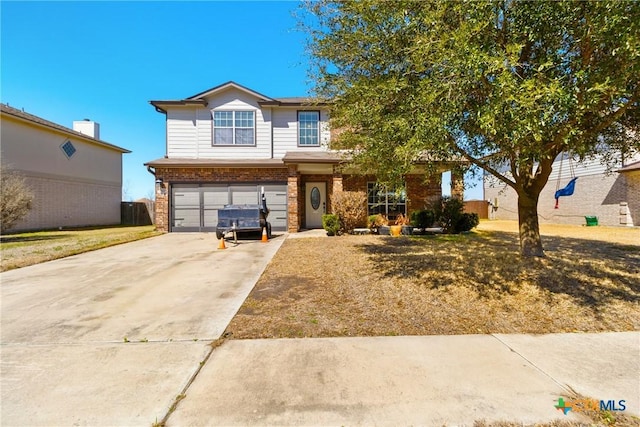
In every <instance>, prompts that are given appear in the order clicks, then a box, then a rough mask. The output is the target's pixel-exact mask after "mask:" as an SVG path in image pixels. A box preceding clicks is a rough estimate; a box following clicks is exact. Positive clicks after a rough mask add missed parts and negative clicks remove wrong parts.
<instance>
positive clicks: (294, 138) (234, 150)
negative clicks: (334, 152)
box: [167, 88, 330, 159]
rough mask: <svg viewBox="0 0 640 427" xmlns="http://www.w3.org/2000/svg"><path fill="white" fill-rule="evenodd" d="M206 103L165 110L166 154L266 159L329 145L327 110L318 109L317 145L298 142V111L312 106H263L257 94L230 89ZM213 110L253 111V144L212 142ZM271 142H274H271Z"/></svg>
mask: <svg viewBox="0 0 640 427" xmlns="http://www.w3.org/2000/svg"><path fill="white" fill-rule="evenodd" d="M207 101H208V105H207V106H206V107H198V108H195V107H175V108H169V109H168V110H167V156H168V157H169V158H187V159H195V158H200V159H269V158H271V157H272V156H273V157H274V158H282V157H284V155H285V153H286V152H287V151H296V150H304V151H325V150H327V148H328V146H329V138H330V132H329V127H328V123H327V122H328V114H327V112H326V111H321V112H320V146H318V147H299V146H298V117H297V112H298V111H303V110H314V109H315V108H312V107H310V108H295V107H284V108H283V107H264V108H261V107H260V105H259V104H258V98H255V97H253V96H252V95H249V94H247V93H245V92H243V91H240V90H236V89H233V88H231V89H229V90H226V91H224V92H222V93H217V94H216V95H215V97H212V98H209V99H207ZM213 111H254V112H255V142H256V144H255V145H254V146H241V145H239V146H220V145H217V146H214V145H213V121H212V112H213ZM272 143H273V146H272Z"/></svg>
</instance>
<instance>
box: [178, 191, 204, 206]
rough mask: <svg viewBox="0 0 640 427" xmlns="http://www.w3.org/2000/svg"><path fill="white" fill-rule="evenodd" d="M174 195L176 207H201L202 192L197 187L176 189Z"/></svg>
mask: <svg viewBox="0 0 640 427" xmlns="http://www.w3.org/2000/svg"><path fill="white" fill-rule="evenodd" d="M194 190H195V191H194ZM173 196H174V200H175V204H176V207H177V206H180V207H194V208H199V207H200V192H199V191H198V189H197V188H194V189H191V188H189V189H185V190H179V191H174V193H173Z"/></svg>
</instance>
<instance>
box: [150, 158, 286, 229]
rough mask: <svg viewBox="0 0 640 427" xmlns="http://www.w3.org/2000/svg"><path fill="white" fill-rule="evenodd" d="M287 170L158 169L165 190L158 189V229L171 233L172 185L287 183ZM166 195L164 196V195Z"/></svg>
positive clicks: (158, 175)
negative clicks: (198, 183) (197, 183)
mask: <svg viewBox="0 0 640 427" xmlns="http://www.w3.org/2000/svg"><path fill="white" fill-rule="evenodd" d="M288 175H289V173H288V170H287V169H286V168H161V167H158V168H156V179H161V180H162V181H163V184H162V185H163V187H164V188H163V190H162V191H160V189H156V228H157V229H158V230H161V231H169V198H170V197H171V195H170V194H169V193H170V191H169V184H170V183H189V182H203V183H205V182H206V183H215V182H220V183H232V182H239V183H242V182H287V179H288ZM162 193H164V194H162Z"/></svg>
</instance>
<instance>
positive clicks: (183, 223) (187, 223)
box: [173, 208, 200, 228]
mask: <svg viewBox="0 0 640 427" xmlns="http://www.w3.org/2000/svg"><path fill="white" fill-rule="evenodd" d="M173 225H174V227H178V228H185V227H200V209H178V208H176V210H175V213H174V217H173Z"/></svg>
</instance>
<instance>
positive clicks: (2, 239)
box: [0, 234, 70, 243]
mask: <svg viewBox="0 0 640 427" xmlns="http://www.w3.org/2000/svg"><path fill="white" fill-rule="evenodd" d="M69 236H70V234H55V235H50V236H21V235H8V236H0V243H24V242H39V241H45V240H57V239H64V238H67V237H69Z"/></svg>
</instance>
